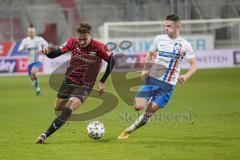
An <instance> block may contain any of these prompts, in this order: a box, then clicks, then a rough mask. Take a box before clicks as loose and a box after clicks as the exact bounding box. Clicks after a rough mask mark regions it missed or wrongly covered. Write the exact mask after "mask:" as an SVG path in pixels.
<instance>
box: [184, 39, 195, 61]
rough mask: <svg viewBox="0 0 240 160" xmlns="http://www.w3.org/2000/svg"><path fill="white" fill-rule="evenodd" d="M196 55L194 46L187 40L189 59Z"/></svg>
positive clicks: (187, 55) (187, 56)
mask: <svg viewBox="0 0 240 160" xmlns="http://www.w3.org/2000/svg"><path fill="white" fill-rule="evenodd" d="M194 57H195V54H194V52H193V48H192V46H191V44H190V43H189V42H187V46H186V58H187V59H192V58H194Z"/></svg>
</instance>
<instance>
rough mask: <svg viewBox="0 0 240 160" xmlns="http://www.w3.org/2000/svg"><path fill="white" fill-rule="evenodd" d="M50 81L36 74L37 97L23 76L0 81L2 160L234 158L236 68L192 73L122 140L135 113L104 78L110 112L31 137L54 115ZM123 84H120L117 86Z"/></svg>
mask: <svg viewBox="0 0 240 160" xmlns="http://www.w3.org/2000/svg"><path fill="white" fill-rule="evenodd" d="M48 80H49V76H40V85H41V88H42V94H41V96H40V97H36V96H35V95H34V92H33V89H32V87H31V85H30V81H29V79H28V77H26V76H20V77H1V78H0V89H1V90H0V97H1V101H0V160H20V159H24V160H33V159H36V160H41V159H42V160H43V159H44V160H48V159H49V160H50V159H51V160H65V159H66V160H80V159H82V160H99V159H103V160H115V159H116V160H125V159H129V160H130V159H131V160H132V159H136V160H161V159H166V160H173V159H174V160H178V159H189V160H192V159H194V160H196V159H197V160H202V159H205V160H213V159H217V160H225V159H226V160H237V159H240V152H239V151H240V84H239V83H240V68H234V69H211V70H198V71H197V73H196V74H195V75H194V76H193V77H192V78H191V79H190V80H189V81H188V82H187V83H186V84H184V85H178V86H177V87H176V90H175V93H174V96H173V97H172V99H171V100H170V102H169V103H168V105H167V106H166V107H165V108H164V109H163V110H161V111H159V112H158V113H157V115H156V116H155V117H153V119H152V120H151V122H150V123H148V124H147V125H146V126H144V127H142V128H140V129H138V130H137V131H136V132H134V133H133V134H131V135H130V137H129V139H127V140H118V139H117V137H118V135H119V134H120V133H121V131H122V130H123V129H125V128H126V127H128V126H129V125H130V124H131V123H132V122H133V121H134V120H135V118H136V116H137V112H135V111H133V110H132V109H131V107H129V105H128V104H127V103H125V102H124V101H123V99H122V98H121V96H119V95H118V93H117V92H116V90H115V89H114V87H113V85H112V83H111V80H110V79H108V80H107V83H106V84H105V88H106V91H107V92H111V93H112V94H113V95H115V96H116V97H117V99H118V103H117V107H116V108H115V109H114V110H112V111H111V112H109V113H107V114H105V115H103V116H101V117H97V118H95V119H91V120H88V121H71V122H68V123H66V124H65V126H63V127H62V128H61V129H60V130H58V131H57V132H56V133H54V134H53V135H52V136H51V137H49V138H48V139H47V141H46V144H44V145H38V144H35V143H34V142H35V140H36V138H37V137H38V136H39V134H40V133H42V132H44V131H45V130H46V129H47V128H48V126H49V124H50V122H52V120H53V119H54V118H55V116H56V115H55V113H54V109H53V108H54V101H55V97H56V91H55V90H53V89H52V88H51V87H50V86H49V83H48ZM124 85H126V83H118V87H120V88H121V86H122V87H123V88H124ZM124 96H127V94H126V95H124ZM109 101H111V99H109ZM99 103H101V101H100V100H98V99H96V98H89V99H88V100H87V101H86V103H85V104H84V105H83V106H82V107H81V108H79V111H77V112H79V113H81V112H82V113H84V112H87V111H89V110H91V109H94V108H96V107H97V106H98V104H99ZM93 120H99V121H101V122H103V123H104V125H105V130H106V133H105V135H104V137H103V138H102V139H100V140H92V139H90V138H89V137H88V135H87V133H86V126H87V124H88V123H89V122H90V121H93Z"/></svg>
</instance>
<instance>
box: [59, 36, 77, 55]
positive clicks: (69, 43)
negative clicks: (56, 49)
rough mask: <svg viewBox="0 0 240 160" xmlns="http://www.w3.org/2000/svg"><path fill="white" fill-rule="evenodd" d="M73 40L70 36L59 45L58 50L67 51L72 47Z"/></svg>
mask: <svg viewBox="0 0 240 160" xmlns="http://www.w3.org/2000/svg"><path fill="white" fill-rule="evenodd" d="M73 43H74V40H73V39H72V38H70V39H68V40H67V41H66V42H65V43H63V44H62V45H61V46H60V51H61V52H62V53H67V52H69V51H71V50H72V49H73Z"/></svg>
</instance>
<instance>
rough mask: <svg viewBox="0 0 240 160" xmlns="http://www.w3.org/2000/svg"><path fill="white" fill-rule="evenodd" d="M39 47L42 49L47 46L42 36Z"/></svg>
mask: <svg viewBox="0 0 240 160" xmlns="http://www.w3.org/2000/svg"><path fill="white" fill-rule="evenodd" d="M40 47H41V48H40V49H41V50H42V49H46V48H48V43H47V41H46V40H45V39H44V38H42V37H41V38H40Z"/></svg>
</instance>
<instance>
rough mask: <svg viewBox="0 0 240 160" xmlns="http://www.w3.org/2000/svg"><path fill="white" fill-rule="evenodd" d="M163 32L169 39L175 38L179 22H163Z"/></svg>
mask: <svg viewBox="0 0 240 160" xmlns="http://www.w3.org/2000/svg"><path fill="white" fill-rule="evenodd" d="M165 32H166V33H167V35H168V36H169V37H171V38H176V36H177V35H178V32H179V22H174V21H165Z"/></svg>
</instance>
